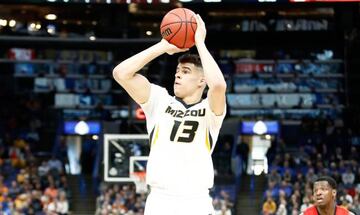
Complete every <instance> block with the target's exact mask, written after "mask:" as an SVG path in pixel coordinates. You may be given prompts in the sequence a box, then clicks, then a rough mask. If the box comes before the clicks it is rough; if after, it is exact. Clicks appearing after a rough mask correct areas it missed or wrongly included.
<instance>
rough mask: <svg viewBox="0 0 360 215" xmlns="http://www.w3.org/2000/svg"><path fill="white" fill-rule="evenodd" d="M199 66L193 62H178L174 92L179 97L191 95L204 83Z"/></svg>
mask: <svg viewBox="0 0 360 215" xmlns="http://www.w3.org/2000/svg"><path fill="white" fill-rule="evenodd" d="M203 79H204V77H203V73H202V71H201V68H198V67H196V66H195V65H194V64H193V63H179V64H178V66H177V68H176V73H175V81H174V93H175V96H177V97H179V98H185V97H187V96H191V95H192V94H193V93H194V92H195V91H196V90H198V89H199V88H201V87H202V85H203V84H204V80H203Z"/></svg>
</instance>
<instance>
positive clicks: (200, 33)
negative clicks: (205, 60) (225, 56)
mask: <svg viewBox="0 0 360 215" xmlns="http://www.w3.org/2000/svg"><path fill="white" fill-rule="evenodd" d="M195 19H196V24H197V28H196V32H195V45H198V44H200V43H204V42H205V37H206V27H205V23H204V21H203V20H202V19H201V17H200V15H199V14H196V16H195Z"/></svg>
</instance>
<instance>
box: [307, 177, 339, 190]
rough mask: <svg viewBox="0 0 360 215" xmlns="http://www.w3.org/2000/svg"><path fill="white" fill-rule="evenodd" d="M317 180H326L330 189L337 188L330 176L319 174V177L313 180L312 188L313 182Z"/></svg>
mask: <svg viewBox="0 0 360 215" xmlns="http://www.w3.org/2000/svg"><path fill="white" fill-rule="evenodd" d="M319 181H327V182H328V184H329V185H330V187H331V188H332V189H335V190H336V189H337V183H336V181H335V179H334V178H332V177H330V176H321V177H319V178H317V179H316V180H315V181H314V182H313V188H314V184H315V182H319Z"/></svg>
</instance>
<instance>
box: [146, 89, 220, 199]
mask: <svg viewBox="0 0 360 215" xmlns="http://www.w3.org/2000/svg"><path fill="white" fill-rule="evenodd" d="M141 107H142V109H143V111H144V113H145V116H146V127H147V131H148V134H149V140H150V144H151V145H150V154H149V158H148V162H147V168H146V172H147V173H146V183H147V184H148V185H150V186H151V187H156V188H161V189H166V190H169V191H172V192H174V193H177V192H178V193H185V192H186V193H188V192H189V191H192V192H197V191H203V190H207V191H208V189H209V188H211V187H212V186H213V181H214V170H213V163H212V158H211V154H212V152H213V150H214V147H215V143H216V140H217V137H218V134H219V130H220V127H221V124H222V122H223V120H224V117H225V112H226V108H225V107H224V112H223V114H222V115H220V116H216V115H215V114H214V113H213V112H212V111H211V109H210V107H209V103H208V100H207V99H204V100H202V101H201V102H199V103H197V104H194V105H191V106H187V105H186V104H185V103H184V102H182V101H181V100H180V99H178V98H176V97H172V96H170V95H169V93H168V92H167V90H166V89H165V88H162V87H160V86H157V85H155V84H151V89H150V97H149V100H148V101H147V102H146V103H144V104H141Z"/></svg>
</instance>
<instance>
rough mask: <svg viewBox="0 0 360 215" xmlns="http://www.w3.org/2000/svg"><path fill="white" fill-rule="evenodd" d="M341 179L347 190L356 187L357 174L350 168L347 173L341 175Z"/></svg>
mask: <svg viewBox="0 0 360 215" xmlns="http://www.w3.org/2000/svg"><path fill="white" fill-rule="evenodd" d="M341 179H342V182H343V184H344V186H345V187H346V188H350V187H352V186H353V185H354V181H355V174H354V173H353V172H352V170H351V168H350V167H348V168H347V169H346V172H344V173H343V174H341Z"/></svg>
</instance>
